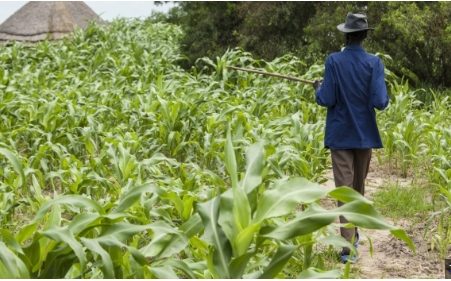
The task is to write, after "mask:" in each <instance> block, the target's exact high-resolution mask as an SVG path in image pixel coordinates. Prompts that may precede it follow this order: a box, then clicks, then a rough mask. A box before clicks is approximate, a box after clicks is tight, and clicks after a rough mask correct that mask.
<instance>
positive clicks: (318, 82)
mask: <svg viewBox="0 0 451 281" xmlns="http://www.w3.org/2000/svg"><path fill="white" fill-rule="evenodd" d="M322 84H323V80H321V81H318V80H315V82H314V83H313V88H314V89H315V91H316V89H318V88H319V87H321V85H322Z"/></svg>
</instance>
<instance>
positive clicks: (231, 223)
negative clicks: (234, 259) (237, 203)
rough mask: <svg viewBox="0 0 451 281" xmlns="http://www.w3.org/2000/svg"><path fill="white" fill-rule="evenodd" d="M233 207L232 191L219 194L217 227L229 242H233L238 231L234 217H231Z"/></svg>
mask: <svg viewBox="0 0 451 281" xmlns="http://www.w3.org/2000/svg"><path fill="white" fill-rule="evenodd" d="M233 205H234V203H233V189H229V190H227V191H226V192H224V193H223V194H221V202H220V210H221V211H220V213H219V220H218V222H219V225H220V226H221V228H222V230H223V231H224V233H225V235H226V236H227V238H228V239H229V241H234V240H235V237H236V236H237V235H238V229H237V227H236V224H235V216H234V215H233ZM232 246H233V245H232ZM233 247H234V246H233ZM234 252H236V249H234Z"/></svg>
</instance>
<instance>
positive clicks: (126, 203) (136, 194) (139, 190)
mask: <svg viewBox="0 0 451 281" xmlns="http://www.w3.org/2000/svg"><path fill="white" fill-rule="evenodd" d="M144 192H150V193H156V194H158V196H166V195H167V193H166V191H165V190H163V189H162V188H161V187H159V186H157V185H154V184H143V185H141V186H135V187H133V188H131V189H130V190H129V191H128V192H127V193H126V194H124V195H123V196H122V198H121V201H120V202H119V205H118V206H117V207H116V209H114V210H113V211H112V213H120V212H122V211H124V210H127V209H128V208H130V207H131V206H133V205H134V204H135V202H136V201H138V200H139V198H140V197H141V195H142V194H143V193H144Z"/></svg>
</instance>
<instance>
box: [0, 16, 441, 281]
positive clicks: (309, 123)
mask: <svg viewBox="0 0 451 281" xmlns="http://www.w3.org/2000/svg"><path fill="white" fill-rule="evenodd" d="M181 35H182V32H181V29H180V28H179V27H177V26H174V25H170V24H161V23H160V24H151V23H150V22H149V21H141V20H138V19H136V20H125V19H120V20H116V21H114V22H111V23H110V26H109V27H108V30H107V29H106V28H105V27H103V26H97V25H94V24H93V25H90V26H89V27H88V28H87V29H86V30H77V31H76V32H75V33H74V34H73V35H72V37H71V38H66V39H64V40H63V41H62V42H60V43H58V44H52V43H50V42H48V41H44V42H42V43H39V44H37V45H33V46H28V47H25V46H22V45H20V44H18V43H15V44H13V45H12V46H11V47H8V48H6V47H4V46H2V47H0V111H1V119H0V133H1V135H0V146H1V147H0V154H1V156H0V179H1V185H0V190H1V193H0V196H1V197H0V210H1V219H0V227H1V231H0V234H1V237H2V238H1V239H2V240H1V241H0V250H1V252H2V255H0V277H1V278H178V277H184V278H186V277H189V278H217V277H220V278H228V277H233V278H241V277H246V278H257V277H261V278H274V277H296V276H299V277H302V278H307V277H314V278H320V277H327V278H331V277H340V276H341V275H342V274H343V273H342V272H341V271H339V270H329V271H327V272H324V271H325V270H324V269H325V268H324V262H323V258H322V257H321V255H320V254H319V253H317V252H315V251H314V249H315V246H316V245H318V244H323V245H328V246H329V245H330V246H331V247H339V248H340V247H343V246H349V247H351V248H352V245H350V244H349V243H348V242H346V241H345V240H344V239H343V238H342V237H341V236H338V235H336V234H334V233H333V231H330V229H333V226H334V224H333V222H334V220H335V219H336V218H337V217H338V216H339V215H344V216H345V217H346V218H347V219H348V220H349V221H350V222H351V223H352V224H354V225H356V226H360V227H363V228H376V229H388V230H390V231H391V233H392V234H393V235H394V236H396V237H398V238H400V239H403V240H404V241H406V242H407V243H408V244H409V245H410V246H411V247H412V249H413V244H412V242H411V240H410V239H409V238H408V237H407V236H406V234H405V232H404V230H401V229H396V228H394V227H393V226H390V225H387V224H386V223H385V222H384V220H383V217H382V216H381V215H380V214H379V213H378V212H377V211H376V210H375V209H374V207H373V205H372V203H371V202H370V201H369V200H367V199H365V198H364V197H362V196H361V195H359V194H358V193H356V192H355V191H353V190H351V189H349V188H346V187H342V188H338V189H333V190H324V189H322V188H320V187H319V186H318V184H315V183H312V181H316V182H320V181H321V179H322V175H323V174H324V172H325V170H326V168H327V166H328V165H329V162H328V151H327V150H326V149H324V147H323V139H324V119H325V109H324V108H320V107H318V106H317V105H316V104H315V103H314V102H313V100H314V92H313V89H312V88H311V86H310V85H303V84H298V83H295V82H290V81H281V80H278V79H276V78H272V77H264V76H259V75H255V74H248V73H236V72H231V71H229V70H227V68H225V65H227V64H233V65H240V66H246V67H255V66H258V65H259V63H260V62H259V61H255V60H253V59H252V57H251V55H250V54H249V53H245V52H243V51H242V50H240V49H234V50H232V51H229V52H226V53H225V54H223V55H222V56H221V57H219V58H218V59H217V60H216V61H213V60H211V59H209V58H204V59H203V60H202V61H203V62H204V65H205V67H204V68H202V69H197V68H196V67H193V69H192V70H193V72H186V71H184V70H183V69H181V68H180V67H178V66H177V65H176V61H178V60H180V59H182V56H181V55H180V52H179V44H178V40H177V39H178V38H180V36H181ZM299 63H300V62H299V60H297V59H296V58H293V57H290V56H286V57H282V58H278V59H275V60H274V61H271V62H268V63H267V64H265V68H266V70H268V71H274V72H279V73H284V74H287V75H294V74H299V73H298V69H297V65H298V64H299ZM323 70H324V67H323V66H314V67H312V68H311V69H310V70H309V72H308V73H306V74H305V75H304V78H307V79H312V78H315V77H320V76H321V75H322V71H323ZM443 105H444V104H443ZM326 195H327V196H330V197H332V198H334V199H337V200H340V201H343V202H346V203H347V204H345V205H344V206H342V207H339V208H336V209H332V210H325V209H323V208H321V207H320V206H319V205H318V203H317V201H318V200H319V199H320V198H322V197H324V196H326ZM24 222H25V223H24ZM294 253H296V255H297V256H302V259H301V260H300V262H296V263H294V262H292V257H293V254H294ZM348 273H349V267H348V270H346V271H345V272H344V274H345V276H347V275H348Z"/></svg>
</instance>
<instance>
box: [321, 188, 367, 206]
mask: <svg viewBox="0 0 451 281" xmlns="http://www.w3.org/2000/svg"><path fill="white" fill-rule="evenodd" d="M329 196H330V197H332V198H334V199H337V200H339V201H341V202H343V203H349V202H352V201H354V200H360V201H363V202H366V203H369V204H371V203H372V202H371V201H370V200H368V199H366V198H365V197H363V196H362V195H361V194H360V193H358V192H357V191H355V190H354V189H352V188H349V187H347V186H342V187H338V188H335V189H333V190H332V191H330V192H329Z"/></svg>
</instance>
